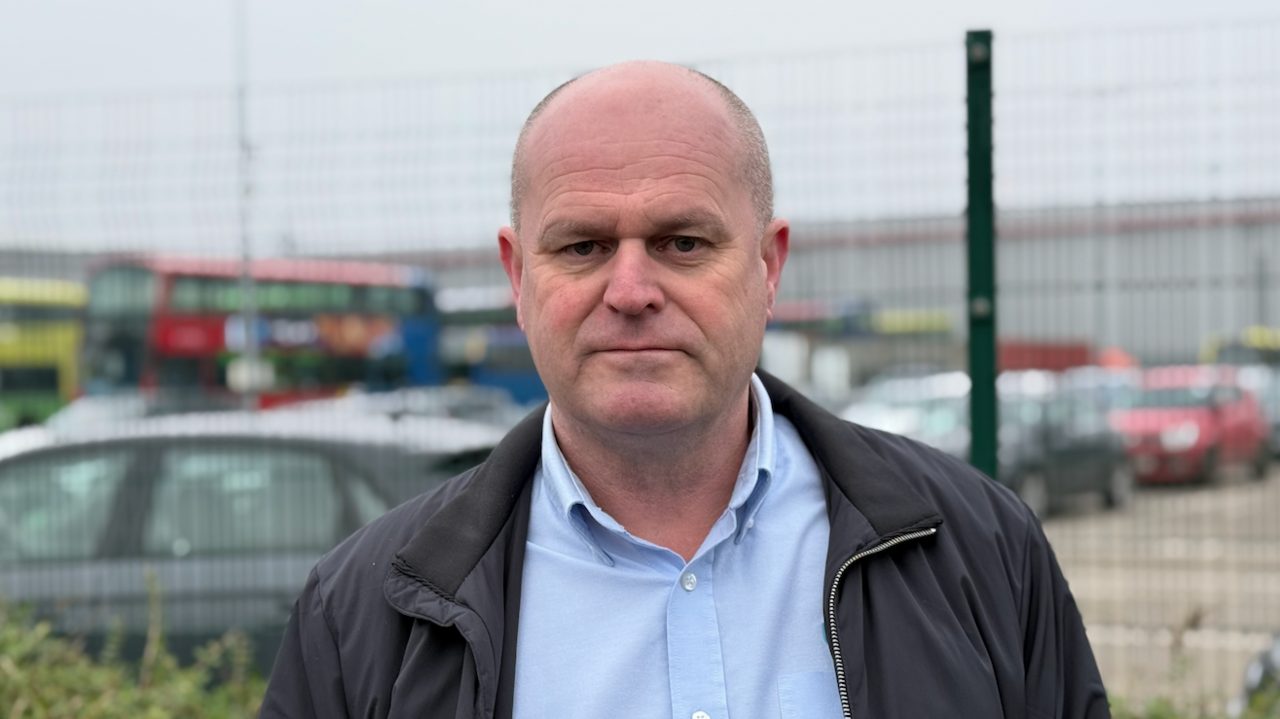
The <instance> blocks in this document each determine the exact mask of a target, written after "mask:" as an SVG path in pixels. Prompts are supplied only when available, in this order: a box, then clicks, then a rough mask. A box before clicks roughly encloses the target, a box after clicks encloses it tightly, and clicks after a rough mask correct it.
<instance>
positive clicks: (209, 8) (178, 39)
mask: <svg viewBox="0 0 1280 719" xmlns="http://www.w3.org/2000/svg"><path fill="white" fill-rule="evenodd" d="M249 5H250V8H249V25H250V30H249V36H250V37H249V49H250V53H249V56H250V68H251V70H250V77H251V82H253V83H255V84H258V83H265V84H279V83H292V82H326V81H333V80H353V79H360V80H363V79H388V78H409V77H421V76H428V75H435V76H439V75H458V74H469V73H486V74H487V73H506V72H511V71H518V70H522V69H566V68H567V69H579V68H581V69H586V68H590V67H595V66H599V65H602V64H607V63H609V62H613V61H618V60H625V59H634V58H653V59H663V60H671V61H684V62H698V61H706V60H715V59H720V58H733V59H737V58H747V57H756V56H760V55H763V54H770V55H772V54H787V53H794V52H798V51H804V50H810V49H826V48H836V47H883V46H886V45H898V44H910V43H916V42H932V41H944V42H945V41H953V40H955V41H958V40H959V38H960V37H961V35H962V33H963V32H964V30H965V29H968V28H978V27H987V28H993V29H994V30H996V31H997V33H1000V32H1009V33H1020V34H1024V33H1028V32H1038V31H1051V32H1058V31H1062V30H1068V29H1080V30H1089V29H1099V30H1107V29H1118V28H1132V27H1143V28H1147V27H1153V26H1167V25H1192V24H1201V23H1217V22H1240V21H1249V20H1254V19H1259V18H1276V17H1280V2H1277V0H1218V1H1217V2H1210V1H1207V0H1053V1H1051V0H933V1H932V2H920V1H896V2H895V1H892V0H890V1H887V2H886V1H885V0H843V1H835V0H702V1H700V0H647V1H646V2H634V1H633V2H608V1H606V0H532V1H531V0H463V1H458V0H455V1H453V2H439V1H437V2H429V1H426V0H373V1H370V2H354V1H351V0H348V1H347V2H341V1H339V0H257V1H252V2H250V3H249ZM233 8H234V0H216V1H215V0H186V1H183V2H174V0H113V1H112V2H103V1H102V0H39V1H33V0H28V1H26V2H23V1H21V0H10V1H9V2H5V3H3V4H0V96H3V97H9V98H14V97H23V96H30V95H46V94H53V95H66V94H79V93H90V94H102V93H113V92H116V91H121V90H132V91H137V90H155V89H177V88H194V87H225V86H226V85H228V84H230V83H231V82H233V80H234V67H235V63H234V59H233V58H234V53H233V48H234V32H233V27H234V23H233V20H232V18H233Z"/></svg>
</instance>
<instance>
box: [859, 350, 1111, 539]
mask: <svg viewBox="0 0 1280 719" xmlns="http://www.w3.org/2000/svg"><path fill="white" fill-rule="evenodd" d="M997 389H998V393H999V397H1000V409H999V420H1000V428H999V443H1000V449H999V453H998V460H999V471H998V476H997V477H996V479H997V481H999V482H1000V483H1001V484H1004V485H1006V486H1008V487H1010V488H1011V489H1013V490H1014V491H1015V492H1017V493H1018V495H1019V496H1020V497H1022V499H1023V501H1025V502H1026V503H1027V505H1028V506H1029V507H1031V509H1032V511H1034V512H1036V513H1037V514H1038V515H1041V516H1043V515H1047V514H1050V513H1052V512H1053V511H1055V510H1056V509H1058V508H1059V507H1060V506H1062V500H1064V499H1065V498H1066V497H1067V496H1069V495H1076V494H1083V493H1099V494H1101V495H1102V497H1103V499H1104V501H1105V502H1106V504H1107V505H1108V506H1114V507H1120V506H1124V505H1125V504H1126V503H1127V502H1128V501H1129V497H1130V493H1131V490H1132V485H1133V473H1132V469H1131V467H1130V466H1129V462H1128V459H1127V457H1126V456H1125V451H1124V446H1123V442H1122V440H1121V437H1120V436H1119V435H1118V434H1117V433H1115V432H1114V431H1113V430H1112V429H1111V428H1110V426H1109V425H1108V424H1107V421H1106V411H1105V406H1104V405H1103V404H1102V403H1101V402H1100V400H1099V398H1098V396H1097V395H1096V394H1095V393H1093V392H1088V391H1082V390H1075V389H1070V388H1068V389H1064V388H1063V387H1062V379H1061V377H1060V376H1059V375H1057V374H1055V373H1050V372H1039V371H1028V372H1006V373H1003V374H1001V375H1000V378H999V380H998V384H997ZM842 416H843V417H844V418H845V419H847V420H849V421H852V422H855V423H858V424H862V425H865V426H868V427H874V428H876V429H882V430H885V431H888V432H894V433H896V434H902V435H904V436H906V437H910V438H912V439H915V440H917V441H919V442H923V443H924V444H928V445H930V446H933V447H936V448H938V449H941V450H942V451H944V452H947V453H948V454H952V455H954V456H956V457H959V458H961V459H965V460H968V459H969V447H970V425H969V418H970V413H969V378H968V376H967V375H966V374H964V373H962V372H947V373H941V374H937V375H929V376H926V377H919V378H912V379H907V378H901V379H899V378H895V379H891V380H885V381H883V382H879V383H877V384H876V385H875V386H874V387H872V388H869V389H868V391H867V392H865V393H864V394H863V396H862V399H861V400H860V401H859V402H857V403H855V404H853V405H851V406H850V407H848V408H846V409H845V411H844V412H843V413H842Z"/></svg>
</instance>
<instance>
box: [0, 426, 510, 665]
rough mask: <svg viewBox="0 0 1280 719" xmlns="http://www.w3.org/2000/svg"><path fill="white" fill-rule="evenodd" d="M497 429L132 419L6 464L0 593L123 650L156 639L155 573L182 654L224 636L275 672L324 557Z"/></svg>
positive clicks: (169, 632)
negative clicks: (231, 632)
mask: <svg viewBox="0 0 1280 719" xmlns="http://www.w3.org/2000/svg"><path fill="white" fill-rule="evenodd" d="M501 436H502V431H501V430H499V429H496V428H493V427H489V426H486V425H478V424H474V423H466V422H461V421H458V420H452V419H447V418H435V417H406V418H402V419H399V420H394V419H391V418H388V417H376V416H375V417H363V418H360V419H359V421H354V422H353V421H352V420H351V417H350V416H349V415H325V414H322V413H316V412H304V413H286V412H278V413H277V412H260V413H242V412H225V413H216V414H195V415H177V416H172V417H161V418H153V419H144V420H138V421H135V422H129V423H125V424H123V425H121V426H118V427H116V428H114V429H111V430H109V431H107V430H104V431H102V432H100V433H99V434H97V435H95V436H82V437H80V438H78V439H75V440H61V441H47V442H45V443H44V444H43V446H38V445H37V446H33V447H31V448H30V449H29V450H28V451H25V452H16V453H12V454H10V455H9V456H8V457H6V458H4V459H2V460H0V595H2V596H3V597H5V598H6V599H7V600H9V601H15V602H18V603H30V604H32V605H34V607H35V610H36V612H37V614H38V615H40V616H42V617H47V618H49V619H51V620H52V622H53V624H54V627H55V628H56V630H57V631H58V632H60V633H64V634H68V635H74V636H83V637H85V638H86V640H87V641H88V643H89V644H90V646H91V647H93V646H98V645H100V644H101V642H102V641H103V639H104V637H105V636H106V635H107V633H108V632H109V631H110V630H111V627H112V623H113V622H114V621H119V622H120V626H121V628H122V631H123V632H124V640H125V641H124V652H125V654H126V655H127V656H128V655H132V656H137V655H138V654H139V653H140V652H141V648H142V646H143V644H144V637H145V634H146V630H147V626H148V624H147V622H148V608H147V600H148V593H147V579H146V577H147V573H148V572H153V573H154V576H155V578H156V580H157V582H158V585H159V587H160V591H161V593H162V597H163V604H162V607H163V609H162V617H163V622H164V626H165V629H166V643H167V646H169V647H170V648H172V649H173V650H174V651H175V652H176V653H177V654H178V656H179V657H182V658H189V657H190V656H191V653H192V649H193V648H194V647H196V646H199V645H200V644H203V643H204V642H206V641H208V640H209V639H211V638H214V637H217V636H220V635H221V634H222V633H223V632H225V631H226V630H227V629H230V628H238V629H241V630H243V631H245V632H246V633H247V634H248V635H249V636H250V637H251V638H252V640H253V642H254V646H255V657H254V659H255V665H256V667H257V668H258V669H259V670H261V671H262V672H264V673H266V672H269V671H270V668H271V664H272V662H273V661H274V657H275V653H276V650H277V648H278V647H279V643H280V639H281V636H282V635H283V631H284V627H285V624H286V622H287V620H288V617H289V612H290V609H291V607H292V604H293V601H294V599H295V598H296V596H297V594H298V592H299V591H300V590H301V589H302V586H303V584H304V583H305V580H306V577H307V573H308V572H309V571H310V568H311V566H312V565H313V564H314V563H315V561H316V560H317V559H318V558H319V557H320V556H321V555H322V554H323V553H324V552H326V551H328V550H329V549H331V548H332V547H333V546H335V545H336V544H337V543H338V542H339V541H341V540H342V539H343V538H344V537H346V536H347V535H349V534H351V533H352V532H353V531H355V530H356V529H357V528H358V527H360V526H361V525H363V524H365V523H366V522H369V521H370V520H372V519H374V518H375V517H377V516H378V515H380V514H382V513H383V512H384V511H386V510H387V508H388V507H390V506H392V505H394V504H395V503H397V502H398V501H399V500H400V499H403V498H404V497H405V496H408V495H411V494H417V493H419V492H422V491H425V490H428V489H429V488H431V487H433V486H435V485H437V484H438V483H440V482H441V481H442V480H444V479H445V478H446V477H448V476H450V475H452V474H454V473H455V472H456V471H458V470H460V469H462V468H465V466H466V465H469V464H474V463H476V462H478V461H480V460H482V459H483V457H484V456H485V455H486V454H487V453H488V451H489V450H490V449H491V448H492V447H493V446H494V445H495V444H496V442H497V441H498V439H500V437H501Z"/></svg>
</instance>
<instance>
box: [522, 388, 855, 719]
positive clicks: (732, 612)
mask: <svg viewBox="0 0 1280 719" xmlns="http://www.w3.org/2000/svg"><path fill="white" fill-rule="evenodd" d="M751 392H752V397H753V399H754V402H753V407H754V411H755V428H754V430H753V432H752V436H751V442H750V445H749V446H748V447H747V452H746V455H745V456H744V457H743V461H742V468H741V470H740V471H739V472H738V479H737V483H736V484H735V486H734V489H733V496H732V498H731V499H730V501H729V506H728V508H726V509H725V512H724V514H723V515H721V517H720V519H719V520H718V521H717V522H716V524H715V526H713V527H712V528H711V532H710V533H709V534H708V535H707V538H706V540H705V541H704V542H703V544H702V546H701V547H700V548H699V549H698V551H697V554H696V555H694V558H693V561H691V562H688V563H687V564H686V563H685V561H684V559H682V558H681V557H680V555H678V554H676V553H675V552H673V551H671V550H669V549H666V548H664V547H659V546H657V545H655V544H653V543H651V542H647V541H645V540H643V539H640V538H638V537H635V536H632V535H631V534H630V533H628V532H627V530H626V529H625V528H624V527H622V526H621V525H620V524H618V523H617V522H616V521H615V520H614V519H613V518H612V517H610V516H609V515H608V514H607V513H606V512H605V511H604V510H602V509H600V507H599V506H597V505H596V503H595V502H593V501H592V499H591V496H590V495H589V494H588V493H587V490H586V488H585V487H584V486H583V484H582V482H581V481H580V480H579V479H578V477H577V475H575V474H574V473H573V470H571V469H570V468H569V466H568V464H567V463H566V462H565V459H564V455H563V454H561V452H560V448H559V446H558V445H557V444H556V439H555V435H554V433H553V430H552V427H551V410H550V408H548V410H547V413H546V416H545V417H544V419H543V439H542V460H541V463H540V464H539V465H538V470H537V472H536V474H535V475H534V480H533V481H534V484H533V509H532V512H531V514H530V517H529V539H528V544H527V547H526V554H525V563H524V580H523V589H522V595H521V603H520V627H519V635H518V636H519V639H518V645H517V661H516V676H515V716H516V717H517V718H518V719H528V718H531V717H584V718H588V717H589V718H590V719H602V718H603V717H610V718H613V717H644V718H645V719H652V718H653V717H672V718H673V719H730V718H732V719H752V718H760V719H791V718H792V717H805V719H828V718H830V719H840V717H842V713H841V708H840V698H839V694H838V691H837V689H836V678H835V670H834V668H833V664H832V659H831V653H830V650H829V649H828V647H827V642H826V633H825V626H824V623H823V607H822V598H823V566H824V564H825V560H826V555H827V536H828V534H829V532H830V527H829V524H828V520H827V509H826V502H825V500H824V497H823V491H822V483H821V479H820V476H819V472H818V468H817V465H816V464H815V463H814V461H813V458H812V457H811V456H810V454H809V451H808V450H807V449H806V448H805V446H804V443H803V442H802V441H801V440H800V436H799V434H798V433H797V432H796V429H795V427H794V426H792V424H791V423H790V422H789V421H787V419H786V418H784V417H775V416H774V414H773V408H772V405H771V404H770V402H769V396H768V394H767V393H766V392H765V390H764V386H763V385H761V384H760V380H759V379H758V378H756V377H754V376H753V377H752V381H751Z"/></svg>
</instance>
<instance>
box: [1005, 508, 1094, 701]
mask: <svg viewBox="0 0 1280 719" xmlns="http://www.w3.org/2000/svg"><path fill="white" fill-rule="evenodd" d="M1025 548H1026V555H1025V557H1024V560H1023V576H1022V596H1021V617H1020V619H1021V621H1022V631H1023V637H1024V643H1023V650H1022V651H1023V655H1022V657H1023V666H1024V668H1025V670H1026V701H1027V716H1029V717H1035V718H1036V719H1041V718H1045V719H1048V718H1050V717H1052V718H1054V719H1058V718H1061V719H1077V718H1080V717H1087V718H1088V719H1097V718H1100V717H1101V718H1107V717H1110V716H1111V710H1110V708H1109V707H1108V705H1107V694H1106V690H1105V689H1104V688H1103V686H1102V677H1101V675H1100V674H1099V673H1098V664H1097V662H1096V661H1095V660H1094V658H1093V650H1092V649H1091V648H1090V647H1089V639H1088V637H1086V636H1085V631H1084V622H1083V620H1082V619H1081V618H1080V611H1079V610H1078V609H1077V607H1076V602H1075V599H1074V598H1073V597H1072V596H1071V590H1070V588H1068V587H1067V580H1066V579H1065V578H1064V577H1063V576H1062V570H1061V569H1060V568H1059V567H1058V561H1057V559H1056V558H1055V557H1054V555H1053V550H1052V549H1051V548H1050V547H1049V542H1048V540H1047V539H1046V538H1045V536H1044V532H1043V530H1042V529H1041V528H1040V523H1039V522H1036V521H1032V522H1030V523H1029V526H1028V531H1027V540H1026V544H1025Z"/></svg>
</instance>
